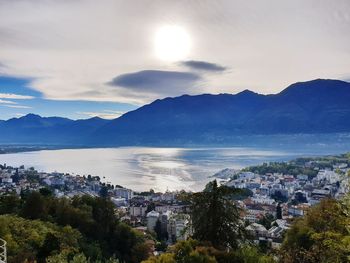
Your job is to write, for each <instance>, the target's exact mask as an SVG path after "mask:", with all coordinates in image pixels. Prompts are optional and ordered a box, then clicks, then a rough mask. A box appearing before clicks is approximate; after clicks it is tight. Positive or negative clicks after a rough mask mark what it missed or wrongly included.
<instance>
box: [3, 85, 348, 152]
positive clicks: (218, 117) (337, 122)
mask: <svg viewBox="0 0 350 263" xmlns="http://www.w3.org/2000/svg"><path fill="white" fill-rule="evenodd" d="M347 132H350V83H348V82H344V81H340V80H324V79H317V80H312V81H307V82H298V83H295V84H292V85H290V86H289V87H287V88H286V89H284V90H283V91H281V92H280V93H278V94H271V95H261V94H257V93H254V92H252V91H249V90H245V91H242V92H240V93H238V94H218V95H211V94H202V95H195V96H190V95H183V96H180V97H174V98H165V99H159V100H156V101H154V102H152V103H150V104H148V105H145V106H142V107H140V108H138V109H136V110H134V111H130V112H128V113H125V114H124V115H122V116H121V117H119V118H117V119H113V120H105V119H101V118H98V117H94V118H91V119H86V120H71V119H67V118H60V117H40V116H38V115H35V114H28V115H26V116H23V117H20V118H13V119H9V120H6V121H0V143H3V144H6V143H7V144H9V143H11V144H53V145H85V146H119V145H130V146H132V145H175V144H178V145H181V144H203V145H207V144H226V143H231V142H234V141H236V140H237V138H240V137H241V136H247V135H254V136H256V135H276V134H320V133H321V134H326V133H347Z"/></svg>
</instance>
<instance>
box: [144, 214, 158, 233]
mask: <svg viewBox="0 0 350 263" xmlns="http://www.w3.org/2000/svg"><path fill="white" fill-rule="evenodd" d="M146 217H147V229H148V231H154V227H155V226H156V223H157V221H158V219H159V213H158V212H156V211H154V210H153V211H151V212H149V213H148V214H147V216H146Z"/></svg>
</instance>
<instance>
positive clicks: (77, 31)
mask: <svg viewBox="0 0 350 263" xmlns="http://www.w3.org/2000/svg"><path fill="white" fill-rule="evenodd" d="M121 7H122V8H121ZM300 10H302V11H300ZM349 10H350V1H348V0H339V1H320V3H319V4H317V5H315V4H314V2H313V1H278V0H271V1H268V3H266V2H265V1H259V0H252V1H249V2H248V1H241V0H222V1H215V2H214V1H204V3H202V2H201V4H199V2H198V1H191V0H189V1H167V0H164V1H114V0H106V1H94V0H84V1H45V0H27V1H1V0H0V25H1V26H0V61H1V63H2V66H0V67H1V68H0V74H2V75H6V76H16V77H21V78H22V77H23V78H26V79H30V81H29V82H30V83H29V84H28V88H30V89H33V90H35V91H37V92H40V94H42V97H43V98H46V99H50V100H89V101H113V102H125V103H133V104H134V103H138V104H143V103H148V102H150V100H152V99H154V98H157V97H164V96H167V95H181V93H182V92H186V93H189V91H191V93H192V94H194V93H197V94H198V93H222V92H228V93H233V92H237V91H239V90H244V89H247V88H249V89H252V90H255V91H258V92H259V93H274V92H278V91H280V90H281V89H283V88H284V87H286V86H287V85H289V84H290V83H293V82H296V81H301V80H308V79H313V78H339V77H341V76H344V75H345V74H347V73H348V69H349V68H350V44H349V43H350V34H349V27H350V19H349V17H350V16H349V14H350V13H349ZM165 11H166V12H165ZM267 14H268V15H267ZM167 24H175V25H179V26H181V27H183V28H184V29H185V30H186V31H188V34H189V35H190V37H191V40H192V43H191V44H192V45H191V46H192V48H191V51H190V53H189V56H188V58H187V59H186V60H188V61H192V63H187V64H190V65H187V66H186V67H188V68H191V69H193V67H196V70H198V67H199V68H200V69H201V73H215V72H220V71H213V70H210V69H213V67H208V66H206V65H205V64H203V63H199V64H198V61H201V60H204V61H209V62H206V63H210V62H211V61H214V62H215V65H218V66H219V67H222V65H224V66H225V67H227V68H229V69H230V68H234V69H235V70H234V71H232V72H230V71H229V70H227V71H224V72H225V74H206V75H205V76H204V75H203V76H204V77H205V82H204V81H203V82H201V83H200V85H198V86H197V85H194V86H193V85H192V84H196V83H193V82H190V83H189V85H188V87H187V85H185V82H183V83H180V84H181V85H179V83H177V85H176V86H174V87H172V86H171V84H169V85H170V86H168V85H167V86H164V87H163V88H161V87H159V89H158V90H159V92H160V93H159V94H155V93H154V92H155V91H157V89H154V88H152V89H150V88H149V87H148V86H147V88H145V87H143V89H141V88H135V87H129V88H125V87H121V88H120V87H119V86H110V85H106V82H107V81H109V80H111V79H112V78H113V77H115V76H116V72H120V73H124V72H140V71H142V70H144V69H162V70H166V71H182V70H183V69H182V68H180V69H179V66H180V65H179V64H176V63H167V62H164V61H161V60H158V59H157V58H156V56H155V54H154V53H155V52H154V35H155V32H156V31H157V30H158V27H160V26H162V25H167ZM197 60H198V61H197ZM193 61H194V62H196V61H197V63H194V64H193ZM305 61H307V62H308V63H305ZM34 62H35V63H34ZM185 62H186V61H185ZM202 62H203V61H202ZM211 64H212V63H211ZM203 65H204V68H203ZM183 66H184V65H181V66H180V67H183ZM178 86H181V88H178ZM184 86H186V87H184ZM138 87H140V85H139V86H138ZM128 89H129V90H128ZM94 90H96V91H98V92H97V93H94V92H93V91H94ZM140 90H142V91H144V92H140ZM3 92H4V91H3ZM6 92H9V93H16V92H15V91H12V92H11V91H6ZM150 92H151V94H150ZM23 94H25V93H23ZM30 95H33V94H30ZM157 95H158V96H157ZM40 97H41V96H40ZM74 112H75V111H74Z"/></svg>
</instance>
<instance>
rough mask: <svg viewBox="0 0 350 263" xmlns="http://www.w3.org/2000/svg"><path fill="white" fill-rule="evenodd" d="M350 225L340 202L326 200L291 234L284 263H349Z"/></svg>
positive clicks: (286, 244)
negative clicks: (349, 225)
mask: <svg viewBox="0 0 350 263" xmlns="http://www.w3.org/2000/svg"><path fill="white" fill-rule="evenodd" d="M348 222H349V219H348V217H347V215H346V214H345V213H344V212H343V210H342V208H341V205H340V204H339V202H338V201H336V200H334V199H323V200H322V201H321V203H320V204H318V205H317V206H315V207H313V208H311V209H310V210H309V211H308V213H307V215H306V216H305V217H304V218H301V219H298V220H297V221H296V222H295V223H294V224H293V225H292V227H291V229H290V230H289V231H288V232H287V235H286V238H285V240H284V243H283V249H282V256H283V258H284V262H287V263H299V262H305V263H309V262H310V263H312V262H348V260H349V259H350V258H349V257H350V235H349V231H348V228H347V224H348Z"/></svg>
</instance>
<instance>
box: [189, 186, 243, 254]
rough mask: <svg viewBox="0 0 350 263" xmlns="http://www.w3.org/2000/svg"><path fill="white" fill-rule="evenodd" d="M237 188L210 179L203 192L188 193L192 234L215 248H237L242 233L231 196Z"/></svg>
mask: <svg viewBox="0 0 350 263" xmlns="http://www.w3.org/2000/svg"><path fill="white" fill-rule="evenodd" d="M235 191H237V190H236V189H232V188H229V187H226V186H220V187H219V186H218V185H217V182H216V181H213V182H210V183H209V184H208V185H207V186H206V189H205V190H204V191H203V192H199V193H194V194H192V195H190V196H189V197H188V199H189V201H190V205H191V220H192V228H193V238H195V239H197V240H199V241H208V242H210V243H211V244H212V245H213V246H214V247H216V248H226V247H231V248H237V247H238V245H239V243H240V241H241V240H242V239H244V237H245V231H244V227H243V222H241V220H240V212H241V211H240V209H239V208H238V207H237V206H236V205H235V203H234V202H233V201H232V200H231V198H230V196H231V195H232V194H233V193H234V192H235Z"/></svg>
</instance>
